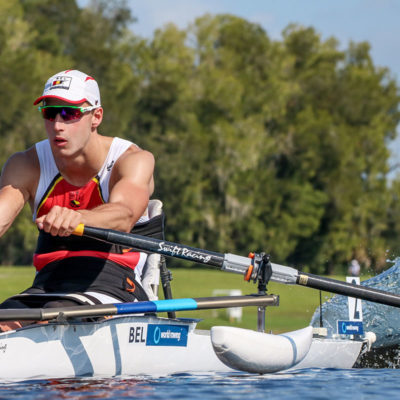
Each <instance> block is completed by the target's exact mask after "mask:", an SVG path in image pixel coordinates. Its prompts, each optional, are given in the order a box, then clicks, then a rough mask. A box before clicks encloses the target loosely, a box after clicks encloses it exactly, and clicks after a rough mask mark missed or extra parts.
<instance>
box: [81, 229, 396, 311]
mask: <svg viewBox="0 0 400 400" xmlns="http://www.w3.org/2000/svg"><path fill="white" fill-rule="evenodd" d="M74 234H76V235H79V236H87V237H91V238H95V239H99V240H104V241H106V242H110V243H115V244H120V245H123V246H128V247H133V248H135V249H139V250H144V251H148V252H151V253H158V254H163V255H165V256H169V257H176V258H181V259H184V260H188V261H193V262H196V263H201V264H206V265H210V266H213V267H219V268H221V269H222V270H223V271H228V272H233V273H237V274H241V275H244V276H245V279H246V280H251V279H253V280H256V279H257V272H258V267H259V265H258V263H257V261H255V258H250V257H242V256H238V255H235V254H230V253H227V254H222V253H216V252H212V251H208V250H202V249H197V248H195V247H189V246H184V245H181V244H178V243H173V242H167V241H164V240H158V239H154V238H149V237H146V236H139V235H134V234H131V233H125V232H119V231H115V230H112V229H102V228H94V227H90V226H84V225H79V226H78V227H77V229H76V230H75V232H74ZM271 268H272V276H271V278H270V279H271V281H274V282H279V283H284V284H289V285H290V284H291V285H294V284H297V285H301V286H307V287H310V288H314V289H320V290H324V291H327V292H331V293H336V294H341V295H344V296H350V297H355V298H358V299H362V300H368V301H373V302H375V303H380V304H386V305H389V306H393V307H399V308H400V296H398V295H396V294H393V293H388V292H385V291H382V290H377V289H372V288H369V287H366V286H359V285H353V284H351V283H346V282H342V281H338V280H335V279H330V278H324V277H321V276H318V275H313V274H308V273H305V272H300V271H298V270H296V269H294V268H291V267H287V266H284V265H279V264H274V263H271Z"/></svg>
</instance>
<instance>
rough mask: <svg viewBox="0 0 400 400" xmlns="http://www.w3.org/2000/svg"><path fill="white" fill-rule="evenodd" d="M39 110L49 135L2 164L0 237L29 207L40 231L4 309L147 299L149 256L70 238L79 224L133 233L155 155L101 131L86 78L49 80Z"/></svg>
mask: <svg viewBox="0 0 400 400" xmlns="http://www.w3.org/2000/svg"><path fill="white" fill-rule="evenodd" d="M34 104H35V105H36V104H41V105H40V107H39V111H40V113H41V115H42V117H43V119H44V126H45V130H46V133H47V139H45V140H42V141H41V142H39V143H36V145H35V146H33V147H31V148H29V149H27V150H26V151H23V152H20V153H16V154H14V155H12V156H11V157H10V158H9V160H8V161H7V162H6V164H5V166H4V168H3V171H2V175H1V180H0V236H1V235H3V234H4V233H5V232H6V231H7V229H8V228H9V227H10V226H11V225H12V223H13V222H14V220H15V218H16V216H17V215H18V214H19V213H20V211H21V210H22V209H23V207H24V205H25V203H29V205H30V207H31V210H32V214H33V220H34V222H35V223H36V225H37V227H38V229H39V238H38V243H37V247H36V251H35V254H34V257H33V264H34V266H35V267H36V271H37V273H36V276H35V279H34V282H33V284H32V286H31V287H30V288H29V289H27V290H25V291H24V292H23V295H22V296H18V297H16V298H12V299H9V300H6V301H5V302H4V303H3V304H1V305H0V308H23V307H50V306H59V305H60V302H61V303H62V304H69V305H76V304H77V303H78V304H82V303H85V304H92V303H110V302H111V303H115V302H127V301H135V300H139V301H140V300H147V299H148V296H147V295H146V292H145V291H144V290H143V288H142V287H141V284H140V281H139V279H138V276H140V274H138V273H136V274H135V270H136V271H140V270H141V269H142V268H143V266H144V265H145V262H146V259H147V255H146V254H145V253H143V252H138V251H129V250H127V249H123V248H122V247H120V246H117V245H111V244H106V243H104V242H99V241H96V240H92V239H88V238H79V237H76V236H71V234H72V232H73V231H74V229H75V228H76V227H77V226H78V224H81V223H83V224H87V225H92V226H97V227H102V228H109V229H116V230H120V231H124V232H129V231H131V230H132V228H133V227H134V226H135V224H137V223H139V224H140V223H144V222H146V221H147V220H148V203H149V198H150V196H151V195H152V193H153V191H154V180H153V170H154V157H153V155H152V154H151V153H150V152H148V151H145V150H142V149H141V148H139V147H138V146H137V145H135V144H134V143H132V142H130V141H127V140H124V139H121V138H118V137H109V136H104V135H101V134H100V133H99V132H98V128H99V126H100V124H101V122H102V119H103V108H102V106H101V101H100V91H99V87H98V84H97V82H96V81H95V80H94V79H93V78H92V77H91V76H89V75H87V74H85V73H83V72H80V71H77V70H66V71H62V72H59V73H57V74H55V75H53V76H52V77H50V78H49V79H48V81H47V82H46V84H45V87H44V91H43V94H42V96H40V97H38V98H37V99H36V100H35V102H34ZM65 296H67V297H65Z"/></svg>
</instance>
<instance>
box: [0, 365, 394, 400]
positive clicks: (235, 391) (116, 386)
mask: <svg viewBox="0 0 400 400" xmlns="http://www.w3.org/2000/svg"><path fill="white" fill-rule="evenodd" d="M399 397H400V370H395V369H348V370H344V369H304V370H298V371H295V372H293V373H284V372H280V373H276V374H270V375H263V376H260V375H249V374H244V373H226V374H207V375H189V374H181V375H173V376H168V377H159V378H155V377H136V378H132V377H129V378H114V379H110V378H107V379H95V378H90V379H89V378H81V379H60V380H41V381H27V382H22V383H8V384H0V399H18V400H33V399H35V400H37V399H45V400H54V399H81V400H83V399H146V400H147V399H163V400H165V399H201V400H209V399H221V400H222V399H238V400H239V399H240V400H243V399H248V400H261V399H262V400H265V399H284V400H291V399H329V400H332V399H340V400H347V399H349V400H358V399H387V398H392V399H395V398H399Z"/></svg>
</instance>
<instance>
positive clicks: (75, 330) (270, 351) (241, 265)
mask: <svg viewBox="0 0 400 400" xmlns="http://www.w3.org/2000/svg"><path fill="white" fill-rule="evenodd" d="M75 234H77V235H85V236H88V237H92V238H96V239H99V240H106V241H108V242H111V243H117V244H120V245H125V246H129V247H131V248H135V249H140V250H145V251H148V252H149V253H153V254H158V255H161V256H171V257H178V258H182V259H186V260H189V261H193V262H196V263H201V264H206V265H211V266H214V267H220V268H221V269H222V270H223V271H227V272H233V273H237V274H240V275H243V276H244V277H245V279H246V280H249V281H250V280H253V281H254V282H255V283H257V284H258V293H257V294H254V295H246V296H226V297H210V298H200V299H165V300H151V301H146V302H136V303H116V304H101V305H89V306H77V307H65V308H46V309H18V310H12V309H11V310H0V320H3V321H4V320H30V321H36V322H35V323H32V324H31V325H29V326H25V327H23V328H20V329H17V330H15V331H9V332H3V333H0V380H2V381H15V380H26V379H45V378H68V377H79V376H97V377H112V376H118V375H123V376H127V375H129V376H133V375H134V376H137V375H152V376H162V375H170V374H177V373H197V372H204V373H209V372H233V371H235V372H237V371H243V372H246V373H257V374H265V373H275V372H279V371H290V370H293V369H296V368H297V369H301V368H351V367H352V366H353V365H354V362H355V361H356V360H357V358H358V357H359V355H360V352H362V349H363V348H364V349H365V348H368V346H370V345H371V342H372V341H373V340H372V338H362V337H359V338H350V339H349V338H348V339H344V338H343V337H339V336H338V337H334V336H332V335H331V336H330V337H328V335H326V334H324V332H323V329H317V328H313V327H312V326H308V327H305V328H303V329H300V330H297V331H293V332H287V333H284V334H279V335H274V334H268V333H264V332H263V326H264V323H265V315H264V313H265V308H266V307H268V306H274V305H278V303H279V299H278V298H277V297H278V296H275V295H267V294H266V285H267V283H268V281H269V280H273V281H275V282H279V283H282V284H299V285H302V286H309V287H312V288H315V289H320V290H327V291H332V292H334V293H338V294H341V295H351V296H353V297H356V298H360V299H364V300H370V301H374V302H377V303H381V304H386V305H390V306H393V307H399V306H400V296H398V295H396V294H392V293H387V292H385V291H382V290H378V289H374V288H368V287H361V286H357V285H354V284H351V283H344V282H339V281H336V280H333V279H328V278H323V277H318V276H316V275H312V274H308V273H307V274H306V273H303V272H300V271H297V270H296V269H294V268H292V267H286V266H283V265H279V264H273V263H271V262H270V261H269V256H267V255H266V254H265V253H261V254H255V255H251V256H249V257H242V256H238V255H235V254H220V253H215V252H209V251H207V250H203V249H196V248H193V247H188V246H184V245H180V244H177V243H172V242H166V241H165V240H160V239H155V238H149V237H145V236H140V235H136V234H128V233H124V232H118V231H114V230H108V229H100V228H93V227H87V226H81V227H79V228H78V229H77V230H76V232H75ZM242 306H243V307H244V306H257V307H258V310H259V321H258V327H257V328H258V329H257V331H252V330H249V329H240V328H233V327H212V328H211V330H210V331H200V330H197V329H196V324H197V322H198V320H195V319H181V318H176V317H175V315H174V312H175V311H181V310H197V309H214V308H227V307H242ZM160 312H167V313H168V316H169V317H168V318H161V317H159V316H157V313H160Z"/></svg>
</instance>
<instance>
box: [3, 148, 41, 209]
mask: <svg viewBox="0 0 400 400" xmlns="http://www.w3.org/2000/svg"><path fill="white" fill-rule="evenodd" d="M33 173H34V169H33V168H32V165H29V164H28V163H27V162H26V160H25V157H24V155H22V154H21V153H17V154H14V155H13V156H12V157H10V158H9V159H8V161H7V162H6V163H5V165H4V167H3V169H2V171H1V176H0V192H3V200H5V199H10V198H15V199H18V200H20V197H21V196H22V199H23V203H24V204H25V203H26V202H27V201H28V200H29V197H30V187H31V185H32V182H33V181H34V179H35V177H34V176H33ZM4 193H6V195H4Z"/></svg>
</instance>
